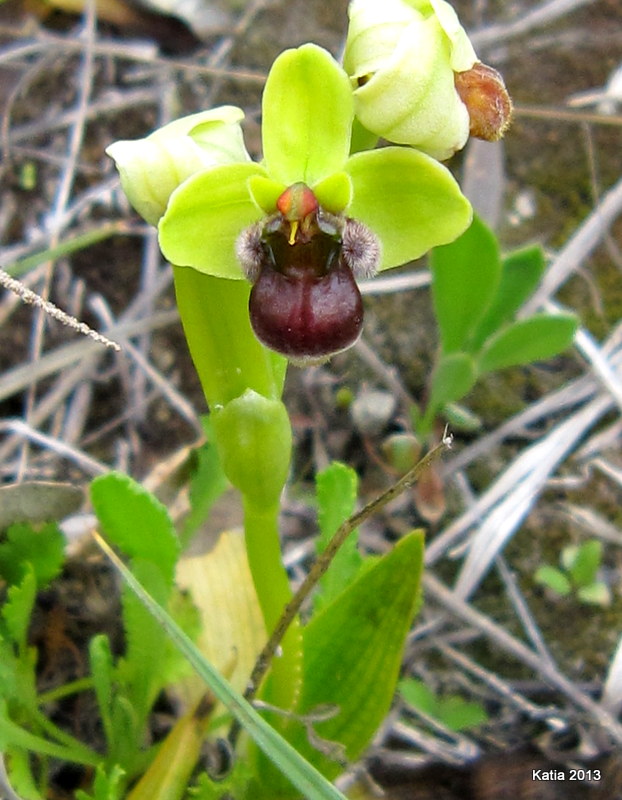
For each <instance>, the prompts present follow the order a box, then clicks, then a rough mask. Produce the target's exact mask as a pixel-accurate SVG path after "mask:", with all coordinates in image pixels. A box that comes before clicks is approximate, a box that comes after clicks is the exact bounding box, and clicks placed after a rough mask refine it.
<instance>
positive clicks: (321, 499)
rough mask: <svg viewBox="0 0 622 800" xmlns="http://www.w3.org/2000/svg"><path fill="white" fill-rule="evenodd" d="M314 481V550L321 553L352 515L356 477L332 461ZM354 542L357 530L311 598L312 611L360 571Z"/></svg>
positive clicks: (330, 597) (324, 603) (360, 560)
mask: <svg viewBox="0 0 622 800" xmlns="http://www.w3.org/2000/svg"><path fill="white" fill-rule="evenodd" d="M315 480H316V496H317V505H318V523H319V526H320V536H319V538H318V541H317V549H318V552H319V553H321V552H322V551H323V550H324V549H325V548H326V546H327V544H328V543H329V541H330V540H331V539H332V537H333V534H334V533H335V532H336V530H337V528H338V527H339V526H340V525H341V524H342V522H345V520H346V519H348V517H350V516H351V515H352V513H353V512H354V506H355V503H356V493H357V486H358V476H357V474H356V472H355V471H354V470H353V469H352V468H351V467H347V466H346V465H345V464H340V463H339V462H335V463H333V464H331V465H330V466H329V467H327V468H326V469H325V470H323V471H322V472H319V473H318V475H317V477H316V479H315ZM357 543H358V530H353V531H352V533H351V534H350V535H349V536H348V538H347V539H346V540H345V542H344V543H343V545H342V546H341V548H340V549H339V550H338V551H337V554H336V555H335V558H334V559H333V561H332V562H331V565H330V567H329V568H328V570H327V571H326V573H325V575H324V577H323V578H322V580H321V581H320V584H319V593H318V594H317V595H316V598H315V610H316V612H317V611H318V610H320V609H321V608H324V606H326V605H327V604H328V603H331V602H332V601H333V600H334V599H335V598H336V597H337V596H338V595H339V594H341V592H342V591H343V590H344V589H345V588H346V587H347V586H348V585H349V584H350V583H351V581H352V580H353V578H354V576H355V575H356V574H357V572H358V571H359V569H360V568H361V565H362V564H363V558H362V556H361V554H360V553H359V551H358V548H357Z"/></svg>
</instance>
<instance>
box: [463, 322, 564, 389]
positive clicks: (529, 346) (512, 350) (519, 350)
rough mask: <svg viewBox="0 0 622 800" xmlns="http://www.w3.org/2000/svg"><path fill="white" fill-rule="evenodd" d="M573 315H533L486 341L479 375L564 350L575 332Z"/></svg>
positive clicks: (538, 359) (480, 357)
mask: <svg viewBox="0 0 622 800" xmlns="http://www.w3.org/2000/svg"><path fill="white" fill-rule="evenodd" d="M577 324H578V323H577V318H576V316H575V315H574V314H554V315H553V314H544V313H543V314H535V315H534V316H533V317H529V318H528V319H523V320H519V321H518V322H514V323H512V324H511V325H509V326H508V327H507V328H504V329H503V330H501V331H499V333H497V334H496V335H495V336H493V337H492V338H491V339H489V340H488V341H487V342H486V344H485V346H484V348H483V350H482V352H481V354H480V356H479V362H478V370H479V373H480V374H482V373H484V372H492V371H493V370H495V369H503V368H504V367H514V366H517V365H519V364H531V363H532V362H533V361H543V360H544V359H547V358H551V357H552V356H555V355H557V354H558V353H561V352H562V351H563V350H566V349H567V348H568V347H569V346H570V345H571V344H572V340H573V338H574V335H575V331H576V330H577Z"/></svg>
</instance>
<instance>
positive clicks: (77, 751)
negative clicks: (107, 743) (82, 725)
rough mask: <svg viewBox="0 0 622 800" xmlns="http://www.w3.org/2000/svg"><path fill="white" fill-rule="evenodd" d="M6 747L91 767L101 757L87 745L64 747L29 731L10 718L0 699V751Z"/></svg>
mask: <svg viewBox="0 0 622 800" xmlns="http://www.w3.org/2000/svg"><path fill="white" fill-rule="evenodd" d="M8 747H19V748H24V749H26V750H30V751H31V752H32V753H39V754H41V755H46V756H50V757H51V758H56V759H58V760H60V761H69V762H71V763H74V764H86V765H88V766H93V767H96V766H97V765H98V764H100V763H101V761H102V757H101V756H100V755H99V754H97V753H94V752H93V751H92V750H90V749H89V748H88V747H83V746H82V745H80V744H79V743H76V744H75V745H74V746H73V747H66V746H65V745H61V744H56V742H50V741H48V740H47V739H44V738H43V737H41V736H37V735H36V734H34V733H30V731H27V730H26V729H25V728H22V727H21V726H20V725H17V724H16V723H15V722H13V721H12V720H11V719H10V717H9V715H8V711H7V707H6V703H4V702H2V701H0V751H2V752H5V751H6V749H7V748H8Z"/></svg>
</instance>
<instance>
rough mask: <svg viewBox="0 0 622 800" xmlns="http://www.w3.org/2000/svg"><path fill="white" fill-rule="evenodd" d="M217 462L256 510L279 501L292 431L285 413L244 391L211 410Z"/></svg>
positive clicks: (276, 404)
mask: <svg viewBox="0 0 622 800" xmlns="http://www.w3.org/2000/svg"><path fill="white" fill-rule="evenodd" d="M213 412H214V413H213V416H212V419H213V425H214V432H215V434H216V442H217V445H218V450H219V453H220V459H221V462H222V466H223V469H224V471H225V474H226V476H227V478H229V480H230V481H231V483H232V484H233V485H234V486H235V487H236V489H239V490H240V491H241V492H242V494H243V495H244V497H245V498H247V499H248V500H249V501H250V502H251V503H252V504H253V505H254V506H255V507H257V508H268V507H270V506H272V505H274V504H275V503H277V502H278V500H279V497H280V494H281V491H282V489H283V486H284V485H285V481H286V479H287V473H288V470H289V459H290V454H291V449H292V432H291V426H290V423H289V417H288V415H287V410H286V409H285V406H284V405H283V403H281V401H280V400H270V399H269V398H267V397H264V396H263V395H261V394H258V393H257V392H255V391H253V390H252V389H247V390H246V391H245V392H244V394H242V395H241V396H240V397H236V398H235V400H231V401H230V402H229V403H227V404H226V405H225V406H224V407H223V408H215V409H214V410H213Z"/></svg>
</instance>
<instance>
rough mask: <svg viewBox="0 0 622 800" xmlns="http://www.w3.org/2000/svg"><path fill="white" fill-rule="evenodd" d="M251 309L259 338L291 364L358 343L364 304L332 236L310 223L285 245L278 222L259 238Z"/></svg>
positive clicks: (317, 358) (283, 228)
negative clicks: (259, 256) (260, 249)
mask: <svg viewBox="0 0 622 800" xmlns="http://www.w3.org/2000/svg"><path fill="white" fill-rule="evenodd" d="M262 244H263V258H262V259H261V267H260V271H259V276H258V278H257V280H256V282H255V284H254V286H253V288H252V290H251V294H250V301H249V311H250V319H251V325H252V326H253V330H254V331H255V334H256V336H257V338H258V339H259V340H260V341H261V342H263V343H264V344H265V345H266V346H267V347H269V348H271V349H272V350H276V351H277V352H279V353H282V354H283V355H285V356H287V357H288V358H290V359H291V360H293V361H298V362H300V363H309V362H313V361H320V360H323V359H325V358H327V357H329V356H330V355H332V354H333V353H337V352H339V351H340V350H344V349H345V348H347V347H349V346H350V345H352V344H354V342H355V341H356V340H357V339H358V337H359V336H360V333H361V329H362V326H363V303H362V300H361V294H360V292H359V289H358V286H357V285H356V281H355V280H354V277H353V275H352V270H351V269H350V267H349V266H348V264H347V263H346V261H345V259H344V257H343V253H342V242H341V238H340V236H339V235H338V234H337V233H336V231H335V233H334V234H332V233H327V232H325V231H323V230H321V229H320V228H319V227H318V226H317V225H314V226H313V228H312V229H311V230H309V231H308V233H307V235H303V236H297V237H296V240H295V241H294V243H293V244H290V242H289V236H288V232H287V226H286V225H282V224H280V225H279V227H278V229H277V230H275V231H273V232H264V235H263V236H262Z"/></svg>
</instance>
